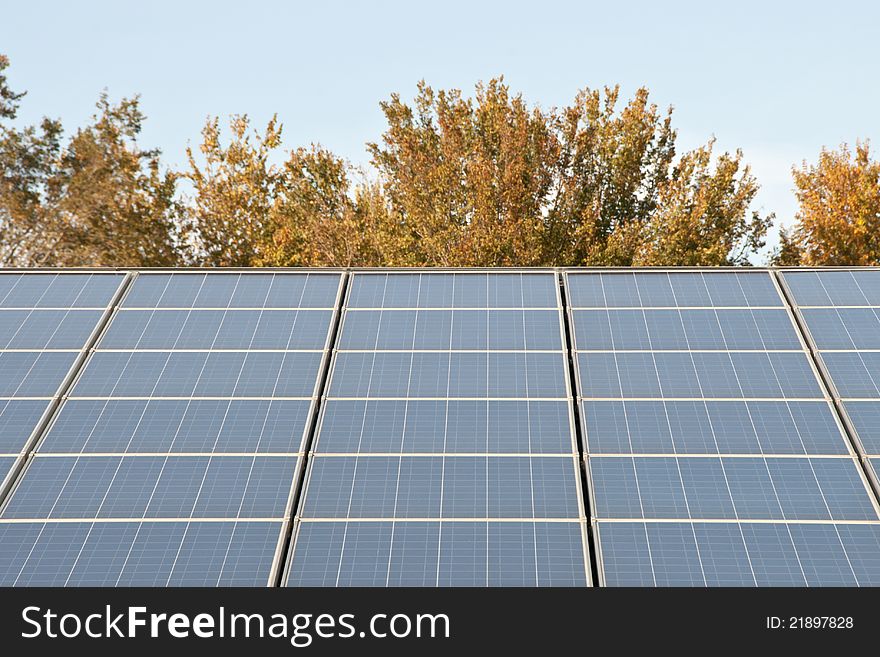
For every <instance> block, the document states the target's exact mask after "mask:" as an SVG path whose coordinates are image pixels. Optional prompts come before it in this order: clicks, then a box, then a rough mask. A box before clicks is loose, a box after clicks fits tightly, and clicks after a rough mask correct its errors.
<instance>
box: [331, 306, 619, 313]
mask: <svg viewBox="0 0 880 657" xmlns="http://www.w3.org/2000/svg"><path fill="white" fill-rule="evenodd" d="M386 310H388V311H398V312H402V311H412V312H421V311H431V312H441V311H442V312H445V313H450V312H451V313H460V312H471V311H476V312H480V311H482V312H487V311H492V312H495V311H498V312H507V311H511V312H521V311H524V310H525V311H531V310H538V311H540V310H543V311H545V312H546V311H548V310H559V308H557V307H555V306H398V307H393V308H391V307H389V308H378V307H376V308H367V307H364V306H356V307H354V306H352V307H346V309H345V311H346V312H352V313H359V312H365V311H366V312H374V313H376V312H385V311H386ZM602 310H604V308H603V309H602Z"/></svg>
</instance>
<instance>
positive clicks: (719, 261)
mask: <svg viewBox="0 0 880 657" xmlns="http://www.w3.org/2000/svg"><path fill="white" fill-rule="evenodd" d="M713 145H714V141H710V142H709V144H707V145H706V146H703V147H700V148H698V149H696V150H694V151H691V152H689V153H686V154H685V155H684V156H683V157H682V158H681V160H680V161H679V162H678V164H676V165H675V166H674V167H673V169H672V174H671V175H670V176H669V178H668V179H666V180H663V181H662V182H661V183H660V184H659V185H658V194H657V208H656V211H655V212H654V215H653V216H652V217H651V218H650V220H649V221H648V222H647V229H646V231H645V236H644V237H645V239H644V240H643V241H642V242H641V244H640V246H639V248H638V250H637V252H636V254H635V257H634V258H633V264H634V265H666V264H675V265H684V266H688V265H691V266H694V265H703V266H706V265H709V266H713V265H719V266H720V265H748V264H749V260H748V257H749V255H751V254H753V253H755V252H756V251H757V250H758V249H760V248H761V247H762V246H764V240H763V237H764V235H765V234H766V232H767V230H768V229H769V228H770V225H771V223H772V221H773V215H769V216H761V215H760V214H759V213H758V212H751V213H749V206H750V205H751V203H752V201H753V199H754V197H755V194H757V192H758V183H757V181H756V180H755V178H754V176H752V174H751V170H750V169H749V167H748V166H747V165H743V162H742V158H743V155H742V151H737V152H736V154H734V155H730V154H728V153H724V154H723V155H721V156H720V157H718V159H717V161H716V162H715V164H714V166H713V165H712V148H713Z"/></svg>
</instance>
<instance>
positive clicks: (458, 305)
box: [287, 271, 588, 586]
mask: <svg viewBox="0 0 880 657" xmlns="http://www.w3.org/2000/svg"><path fill="white" fill-rule="evenodd" d="M337 347H338V351H337V353H336V355H335V358H334V361H333V364H332V368H331V374H330V380H329V383H328V392H327V396H326V398H325V400H324V402H323V404H322V412H321V418H320V421H319V425H318V430H317V432H316V437H315V442H314V444H313V451H314V455H313V456H312V457H311V458H310V462H309V463H310V465H309V469H308V478H307V481H306V483H305V488H304V491H303V496H302V500H301V506H300V520H299V523H298V526H297V529H296V532H295V535H294V541H293V547H292V551H291V556H290V558H289V564H288V580H287V581H288V584H289V585H292V586H307V585H317V586H359V585H370V586H411V585H418V586H498V585H510V586H536V585H541V586H546V585H557V586H583V585H585V584H586V583H587V579H588V576H587V568H586V563H585V558H584V555H585V554H586V546H585V543H584V529H585V527H584V525H583V516H584V512H583V510H582V508H581V502H580V500H581V494H580V489H579V473H578V465H577V458H576V457H577V446H576V442H575V439H574V427H573V426H572V413H571V408H570V406H569V404H570V401H569V399H570V393H569V386H568V379H567V376H568V372H567V364H566V359H565V353H564V350H563V325H562V315H561V310H560V304H559V297H558V286H557V281H556V275H555V274H554V273H553V272H549V271H548V272H540V273H537V272H534V273H447V272H443V273H439V272H437V273H421V274H410V273H387V274H386V273H356V274H353V275H352V276H351V279H350V283H349V294H348V300H347V304H346V309H345V313H344V315H343V317H342V323H341V328H340V333H339V336H338V337H337Z"/></svg>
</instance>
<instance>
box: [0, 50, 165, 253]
mask: <svg viewBox="0 0 880 657" xmlns="http://www.w3.org/2000/svg"><path fill="white" fill-rule="evenodd" d="M6 64H7V61H6V59H5V58H2V59H0V73H2V70H3V69H4V68H5V67H6ZM22 96H23V94H15V93H12V92H11V91H9V89H8V88H7V86H6V82H5V78H4V77H3V76H2V75H0V117H2V118H9V119H11V118H14V116H15V112H16V110H17V103H18V100H19V99H20V98H21V97H22ZM143 120H144V116H143V114H142V113H141V111H140V108H139V102H138V99H137V98H133V99H123V100H122V101H121V102H120V103H119V104H118V105H112V104H111V103H110V102H109V100H108V98H107V96H106V94H105V95H102V96H101V98H100V100H99V101H98V113H97V114H96V115H95V116H94V118H93V123H92V124H91V125H89V126H86V127H85V128H82V129H80V130H78V131H77V132H76V133H75V134H74V135H73V137H72V138H71V139H70V141H69V142H68V144H67V145H62V136H63V130H62V127H61V124H60V122H58V121H55V120H51V119H48V118H47V119H43V121H42V122H41V124H40V126H39V128H37V127H34V126H29V127H26V128H24V129H20V130H19V129H16V128H14V127H13V126H11V125H5V124H0V171H2V178H0V235H2V239H0V263H2V264H3V265H7V266H9V265H14V266H40V265H42V266H93V265H117V266H128V267H141V266H164V265H173V264H177V263H178V262H179V251H178V242H177V232H178V231H177V213H178V205H177V203H176V201H175V182H176V176H175V175H174V174H172V173H169V172H164V173H163V172H162V171H161V167H160V161H159V151H157V150H142V149H141V148H140V147H139V145H138V143H137V137H138V135H139V134H140V131H141V128H142V124H143Z"/></svg>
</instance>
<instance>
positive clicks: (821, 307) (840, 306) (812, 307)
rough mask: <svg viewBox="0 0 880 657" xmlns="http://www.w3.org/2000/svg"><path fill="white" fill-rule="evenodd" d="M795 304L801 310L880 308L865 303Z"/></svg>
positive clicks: (879, 308) (879, 307)
mask: <svg viewBox="0 0 880 657" xmlns="http://www.w3.org/2000/svg"><path fill="white" fill-rule="evenodd" d="M823 287H824V285H823ZM796 305H797V307H798V308H801V309H802V310H811V309H814V308H815V309H822V310H834V309H837V308H839V309H840V310H849V309H855V310H880V305H865V306H854V305H844V304H839V305H838V304H834V305H828V306H812V305H811V306H804V305H801V304H796Z"/></svg>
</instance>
